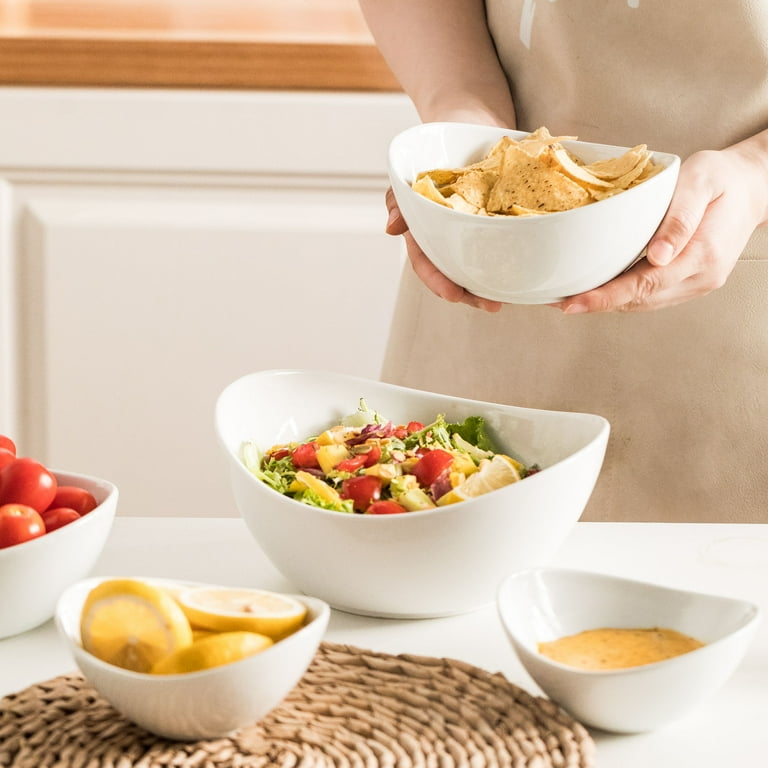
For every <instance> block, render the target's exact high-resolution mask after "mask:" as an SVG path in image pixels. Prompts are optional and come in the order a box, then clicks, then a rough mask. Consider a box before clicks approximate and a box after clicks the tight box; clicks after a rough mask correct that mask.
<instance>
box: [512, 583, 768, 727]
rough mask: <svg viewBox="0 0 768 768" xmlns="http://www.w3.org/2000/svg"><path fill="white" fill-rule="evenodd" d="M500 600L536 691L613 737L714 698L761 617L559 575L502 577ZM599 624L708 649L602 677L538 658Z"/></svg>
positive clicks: (744, 609)
mask: <svg viewBox="0 0 768 768" xmlns="http://www.w3.org/2000/svg"><path fill="white" fill-rule="evenodd" d="M497 602H498V610H499V615H500V618H501V622H502V624H503V626H504V629H505V631H506V634H507V636H508V637H509V639H510V641H511V643H512V646H513V647H514V649H515V651H516V653H517V655H518V657H519V658H520V661H521V662H522V664H523V666H524V667H525V668H526V670H527V671H528V673H529V674H530V675H531V677H532V678H533V679H534V680H535V681H536V683H537V684H538V685H539V687H540V688H541V689H542V691H544V693H546V694H547V695H548V696H549V697H550V698H551V699H552V700H553V701H556V702H557V703H558V704H560V705H561V706H562V707H563V708H565V709H566V710H568V711H569V712H570V713H571V714H572V715H573V716H574V717H575V718H577V719H578V720H580V721H581V722H582V723H584V724H585V725H589V726H593V727H595V728H601V729H603V730H606V731H615V732H619V733H633V732H642V731H650V730H653V729H656V728H658V727H660V726H662V725H665V724H666V723H669V722H670V721H673V720H676V719H678V718H680V717H682V716H683V715H685V714H686V713H687V712H688V711H689V710H690V709H693V708H694V707H695V706H697V705H698V704H699V703H700V702H702V701H703V700H705V699H706V698H707V697H708V696H710V695H712V694H713V693H714V692H715V691H716V690H717V689H718V688H720V687H721V686H722V685H723V683H725V681H726V680H727V679H728V678H729V677H730V676H731V674H732V673H733V671H734V669H735V668H736V666H737V665H738V664H739V662H740V661H741V659H742V657H743V655H744V653H745V651H746V649H747V646H748V645H749V642H750V640H751V638H752V635H753V633H754V630H755V627H756V625H757V620H758V615H759V610H758V608H757V607H756V606H755V605H753V604H751V603H748V602H745V601H743V600H737V599H733V598H729V597H721V596H718V595H709V594H703V593H700V592H690V591H686V590H682V589H673V588H670V587H665V586H661V585H657V584H651V583H647V582H642V581H635V580H632V579H625V578H619V577H616V576H608V575H603V574H598V573H589V572H585V571H578V570H569V569H557V568H539V569H532V570H528V571H524V572H520V573H514V574H512V575H510V576H508V577H507V578H506V579H505V580H504V581H503V582H502V584H501V586H500V588H499V593H498V601H497ZM605 627H610V628H649V627H662V628H667V629H674V630H677V631H678V632H682V633H684V634H686V635H690V636H691V637H694V638H696V639H697V640H700V641H701V642H703V643H705V645H704V646H703V647H702V648H699V649H697V650H694V651H691V652H689V653H685V654H683V655H681V656H676V657H674V658H671V659H667V660H665V661H660V662H654V663H651V664H644V665H642V666H637V667H628V668H626V669H616V670H604V671H603V670H600V671H586V670H580V669H577V668H574V667H570V666H566V665H564V664H560V663H558V662H556V661H552V660H550V659H548V658H547V657H546V656H543V655H542V654H541V653H539V651H538V643H540V642H547V641H550V640H555V639H557V638H559V637H563V636H567V635H573V634H576V633H578V632H582V631H584V630H588V629H597V628H605Z"/></svg>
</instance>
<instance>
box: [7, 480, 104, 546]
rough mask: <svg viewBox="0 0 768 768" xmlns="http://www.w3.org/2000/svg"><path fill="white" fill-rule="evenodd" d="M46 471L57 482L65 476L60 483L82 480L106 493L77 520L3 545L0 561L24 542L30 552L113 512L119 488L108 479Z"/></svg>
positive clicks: (69, 483) (70, 483) (71, 483)
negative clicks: (8, 544)
mask: <svg viewBox="0 0 768 768" xmlns="http://www.w3.org/2000/svg"><path fill="white" fill-rule="evenodd" d="M48 471H49V472H51V473H52V474H53V475H54V477H55V478H56V480H57V482H58V481H59V479H60V478H66V479H67V480H68V482H67V483H61V484H62V485H65V484H66V485H75V484H76V483H75V482H72V481H73V480H83V481H85V482H86V483H88V484H90V485H95V486H100V487H103V488H104V489H105V490H106V493H107V495H106V496H105V497H104V498H103V500H102V501H100V502H99V503H98V504H97V506H95V507H94V508H93V509H92V510H91V511H90V512H88V513H87V514H85V515H81V517H80V518H78V519H77V520H73V521H72V522H71V523H67V525H63V526H61V527H60V528H56V529H54V530H53V531H46V532H45V533H44V534H43V535H42V536H37V537H35V538H34V539H29V540H28V541H22V542H19V543H18V544H14V545H12V546H10V547H3V548H2V549H0V561H2V560H3V558H5V557H10V554H8V553H11V552H18V551H20V548H21V547H24V545H25V544H26V545H28V548H25V550H24V551H25V552H31V551H32V548H33V547H42V546H45V544H44V542H46V541H47V542H49V543H50V542H51V541H58V540H59V539H60V538H61V536H58V535H57V534H61V535H62V536H63V535H71V533H69V532H71V531H73V530H79V529H80V528H84V527H86V526H88V525H92V524H93V520H96V519H101V518H102V517H103V516H104V515H105V514H109V513H110V512H114V510H113V509H112V506H113V505H112V502H113V501H115V500H116V499H117V497H118V495H119V490H118V487H117V486H116V485H115V484H114V483H113V482H111V481H110V480H104V479H102V478H100V477H95V476H92V475H83V474H79V473H77V472H68V471H65V470H59V469H53V468H49V469H48ZM51 537H54V538H51Z"/></svg>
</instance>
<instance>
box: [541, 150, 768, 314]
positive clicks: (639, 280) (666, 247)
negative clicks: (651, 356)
mask: <svg viewBox="0 0 768 768" xmlns="http://www.w3.org/2000/svg"><path fill="white" fill-rule="evenodd" d="M767 216H768V171H767V170H766V160H765V157H764V155H762V156H761V154H760V152H759V151H755V148H753V147H752V146H750V145H749V144H748V142H743V143H742V144H739V145H734V146H733V147H730V148H728V149H725V150H721V151H714V150H704V151H701V152H696V153H695V154H693V155H691V156H690V157H689V158H688V159H687V160H686V161H685V162H684V163H683V164H682V165H681V166H680V174H679V177H678V181H677V187H676V189H675V192H674V194H673V196H672V201H671V202H670V205H669V209H668V210H667V213H666V215H665V216H664V219H663V220H662V222H661V224H660V225H659V228H658V229H657V230H656V233H655V234H654V236H653V238H652V239H651V240H650V242H649V243H648V249H647V254H646V258H644V259H642V260H641V261H639V262H638V263H637V264H635V266H634V267H632V268H631V269H630V270H628V271H627V272H625V273H623V274H621V275H619V276H618V277H616V278H614V279H613V280H611V281H610V282H608V283H606V284H605V285H602V286H600V287H599V288H595V289H594V290H592V291H587V292H585V293H581V294H579V295H577V296H571V297H569V298H567V299H564V300H563V301H561V302H558V303H557V304H553V305H552V306H555V307H559V308H560V309H561V310H562V311H563V312H565V313H568V314H576V313H580V312H645V311H649V310H655V309H661V308H663V307H670V306H673V305H675V304H680V303H682V302H684V301H689V300H690V299H694V298H696V297H698V296H704V295H705V294H707V293H709V292H710V291H713V290H715V289H716V288H720V287H721V286H722V285H723V284H724V283H725V281H726V280H727V279H728V276H729V275H730V274H731V271H732V270H733V268H734V266H735V265H736V261H737V260H738V258H739V255H740V254H741V252H742V250H743V249H744V247H745V245H746V244H747V241H748V240H749V238H750V236H751V235H752V232H753V231H754V230H755V229H756V228H757V227H758V226H760V225H761V224H763V223H764V222H765V221H766V217H767Z"/></svg>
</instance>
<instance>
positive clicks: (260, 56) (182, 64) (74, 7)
mask: <svg viewBox="0 0 768 768" xmlns="http://www.w3.org/2000/svg"><path fill="white" fill-rule="evenodd" d="M0 85H50V86H57V85H66V86H131V87H144V86H149V87H153V86H156V87H171V88H184V87H190V88H194V87H200V88H246V89H248V88H251V89H260V88H263V89H313V90H314V89H318V90H342V91H347V90H352V91H356V90H366V91H399V90H400V87H399V85H398V83H397V81H396V80H395V78H394V76H393V75H392V73H391V71H390V70H389V68H388V67H387V64H386V62H385V61H384V58H383V57H382V56H381V54H380V53H379V51H378V49H377V48H376V46H375V44H374V41H373V38H372V36H371V34H370V32H369V30H368V27H367V25H366V23H365V19H364V18H363V15H362V12H361V10H360V7H359V5H358V1H357V0H119V2H118V1H117V0H0Z"/></svg>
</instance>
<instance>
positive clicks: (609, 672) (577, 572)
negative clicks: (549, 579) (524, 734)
mask: <svg viewBox="0 0 768 768" xmlns="http://www.w3.org/2000/svg"><path fill="white" fill-rule="evenodd" d="M536 573H558V574H562V575H565V576H569V577H576V578H578V577H588V578H596V579H598V580H600V581H605V582H613V583H616V584H624V585H632V586H635V587H642V588H648V589H651V590H653V591H659V592H668V593H675V594H678V595H687V596H690V597H694V598H704V599H707V600H709V599H713V600H718V601H722V603H723V604H729V605H734V606H736V605H740V606H742V607H743V608H744V609H745V610H746V611H747V612H748V614H749V615H748V616H747V617H746V618H745V620H744V621H743V623H742V624H741V625H740V626H738V627H736V628H735V629H733V630H731V631H730V632H727V633H726V634H724V635H722V636H721V637H718V638H717V639H716V640H713V641H711V642H708V643H705V644H704V645H703V646H701V647H700V648H695V649H694V650H692V651H688V652H686V653H683V654H680V655H678V656H672V657H670V658H668V659H662V660H660V661H653V662H648V663H646V664H638V665H635V666H632V667H622V668H620V669H580V668H579V667H574V666H571V665H569V664H563V663H561V662H559V661H555V660H554V659H550V658H549V657H548V656H545V655H544V654H542V653H539V652H538V651H537V650H535V649H533V648H531V646H530V644H529V643H527V642H526V641H524V640H523V639H522V638H521V637H520V635H519V634H518V633H517V632H515V631H514V630H513V629H512V627H511V626H510V625H509V623H508V622H507V619H506V614H507V611H505V609H504V603H503V598H504V592H505V591H506V589H508V588H509V585H511V584H512V582H513V581H516V580H518V579H528V578H530V577H531V576H532V575H534V574H536ZM496 608H497V613H498V615H499V618H500V620H501V623H502V626H503V627H504V629H505V631H506V632H507V634H508V635H509V637H510V639H511V641H512V644H513V645H514V646H515V649H517V648H518V647H520V648H522V649H523V650H524V651H525V653H527V654H529V655H530V656H531V657H534V658H535V659H536V661H537V662H538V663H539V664H541V665H542V666H546V667H550V668H552V669H555V670H558V671H560V672H561V673H564V674H569V675H573V676H577V677H586V678H612V677H624V676H627V675H640V674H643V673H645V672H647V671H648V670H653V669H659V668H664V667H671V666H674V665H677V664H680V663H681V662H682V663H690V662H689V661H687V660H689V659H691V658H700V657H701V656H706V655H709V654H711V653H713V652H714V650H713V649H716V648H718V647H719V646H721V645H723V644H725V643H726V642H729V641H731V640H732V639H733V638H736V637H738V636H740V635H743V634H745V633H748V632H751V631H752V630H753V629H754V628H755V626H756V625H757V622H758V621H760V620H761V618H762V611H761V610H760V607H759V606H758V605H757V604H755V603H753V602H751V601H749V600H744V599H742V598H739V597H733V596H730V595H721V594H716V593H714V592H705V591H702V590H693V589H686V588H684V587H674V586H671V585H669V584H662V583H659V582H654V581H650V580H648V579H636V578H633V577H630V576H618V575H614V574H611V573H605V572H601V571H591V570H587V569H582V568H568V567H561V566H537V567H534V568H525V569H523V570H520V571H515V572H513V573H510V574H508V575H507V576H505V577H504V579H503V580H502V582H501V583H500V584H499V587H498V590H497V592H496Z"/></svg>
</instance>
